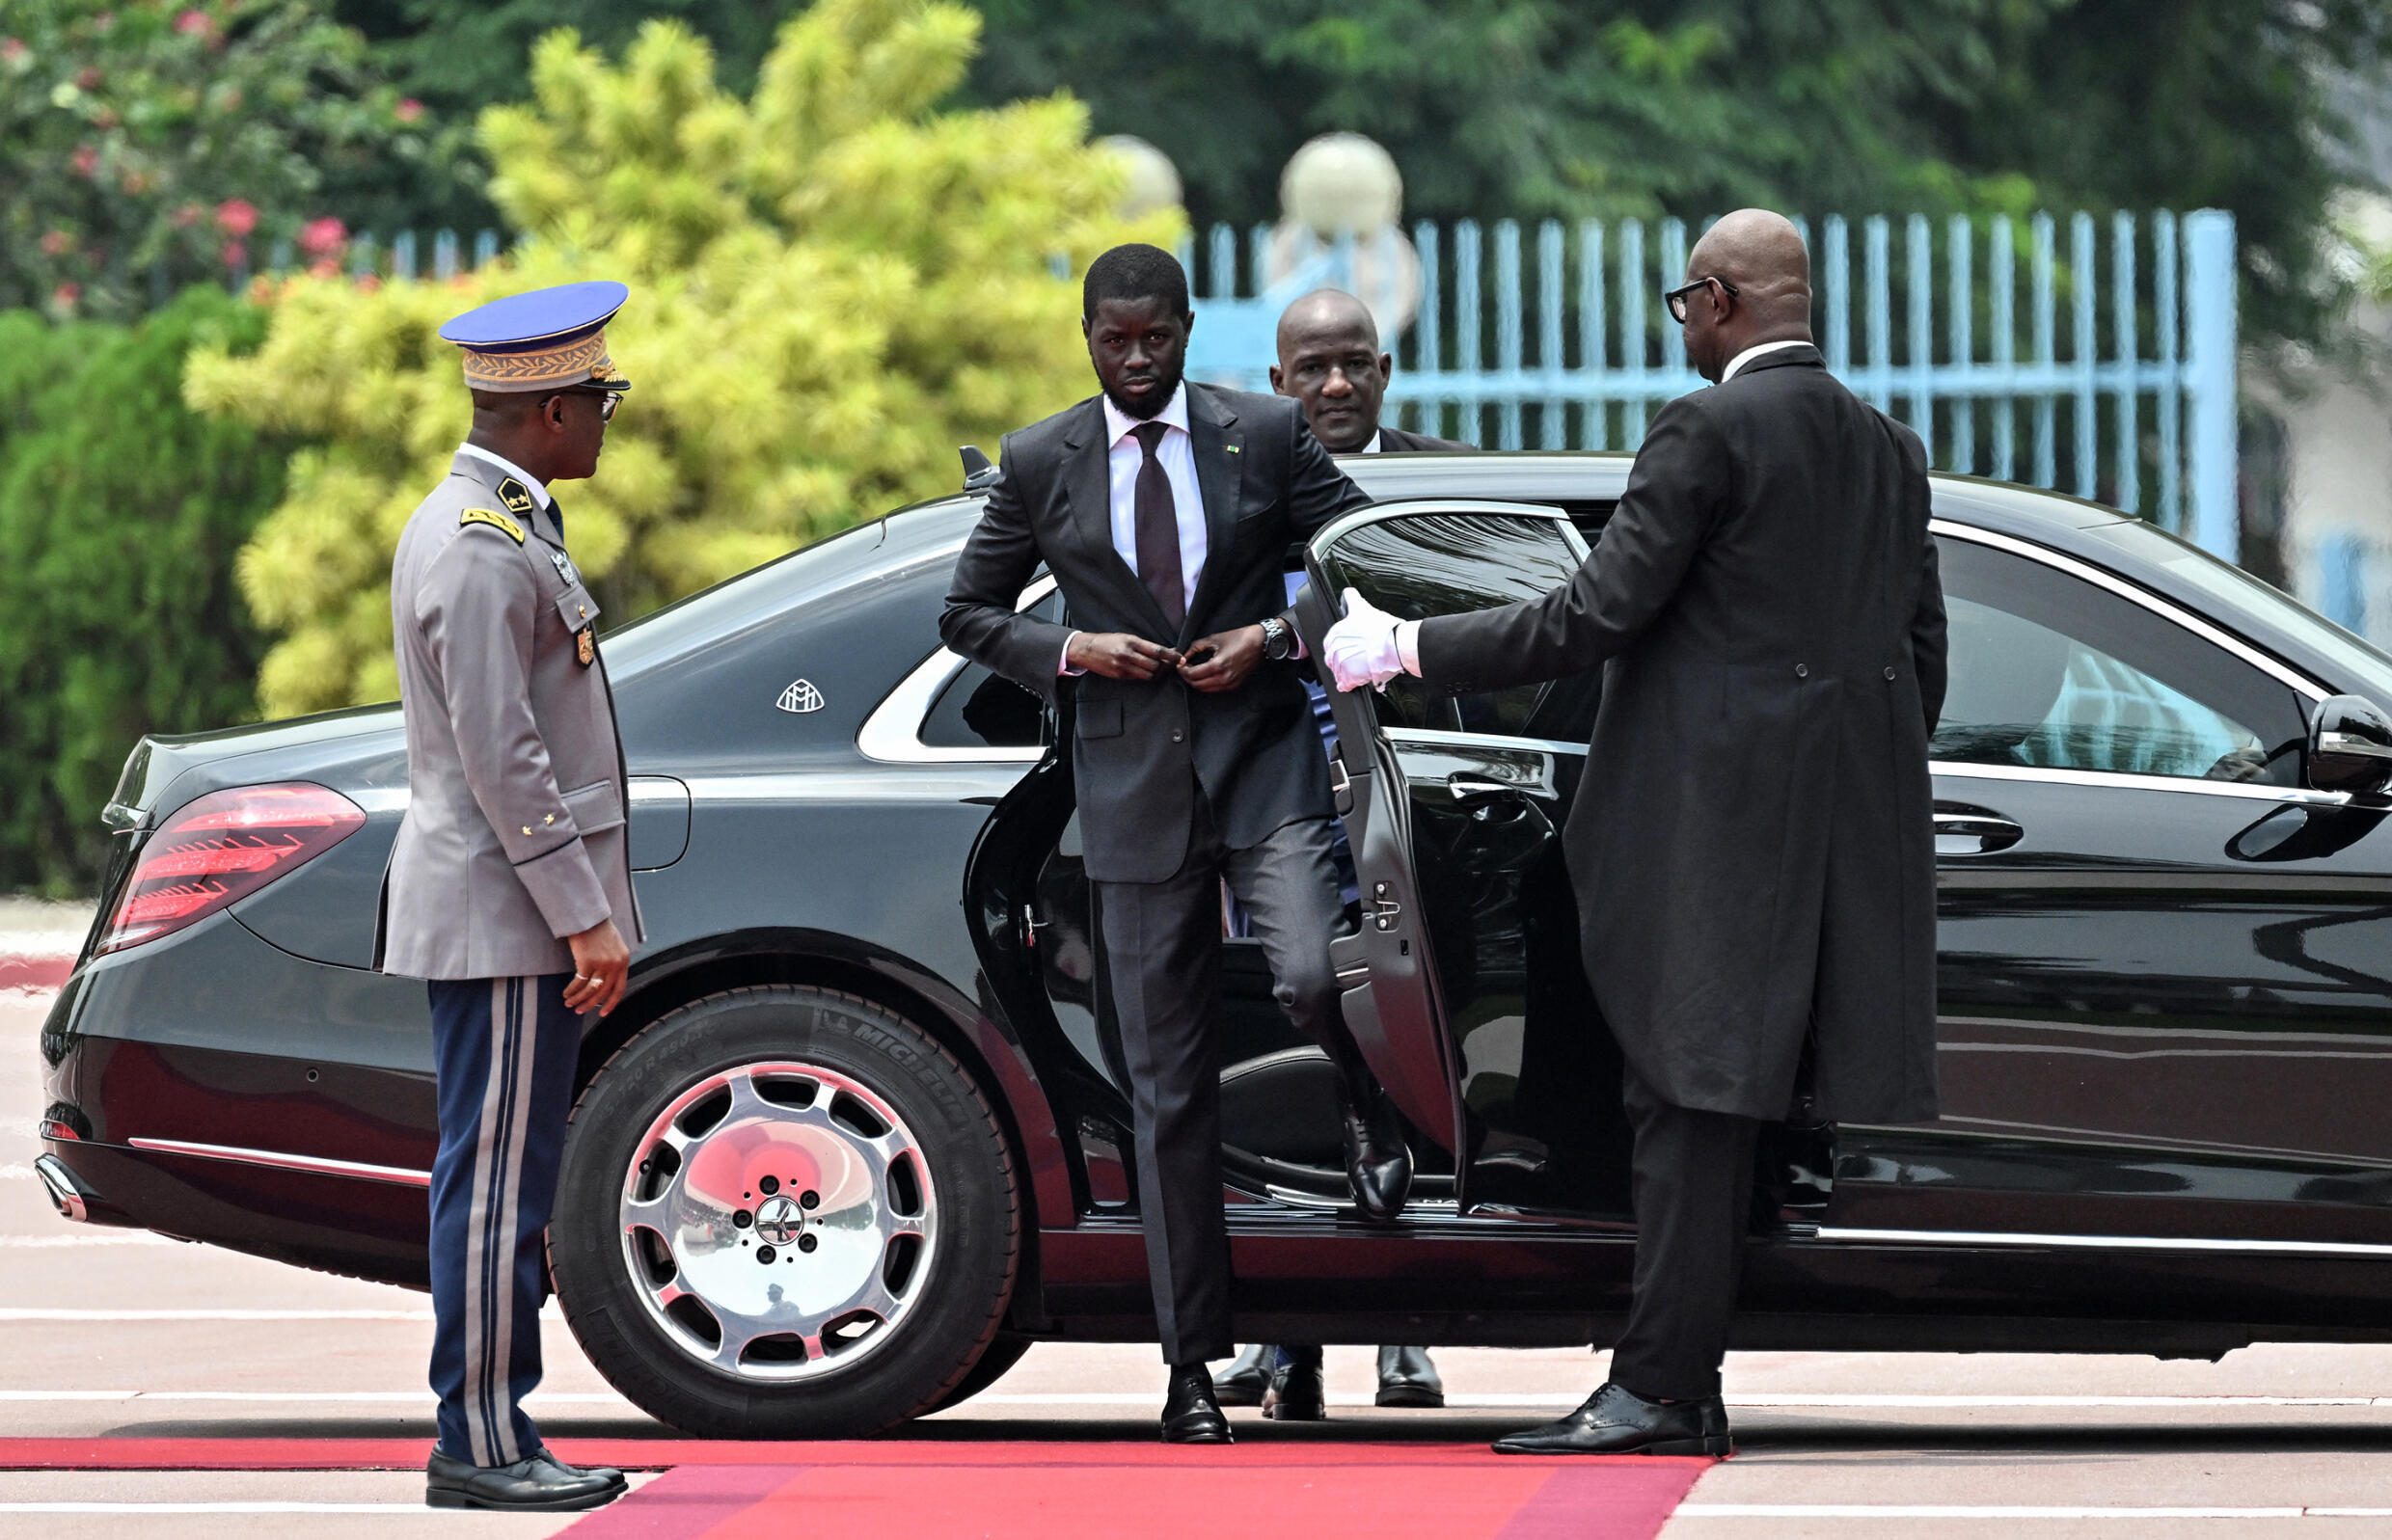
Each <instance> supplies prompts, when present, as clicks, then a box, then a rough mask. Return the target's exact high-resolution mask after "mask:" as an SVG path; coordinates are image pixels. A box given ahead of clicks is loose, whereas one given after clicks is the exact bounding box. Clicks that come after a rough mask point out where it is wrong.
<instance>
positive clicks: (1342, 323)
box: [1270, 288, 1395, 454]
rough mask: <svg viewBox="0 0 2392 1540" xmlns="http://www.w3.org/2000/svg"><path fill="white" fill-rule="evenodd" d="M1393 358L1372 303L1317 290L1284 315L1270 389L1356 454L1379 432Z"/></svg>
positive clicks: (1334, 446) (1318, 431)
mask: <svg viewBox="0 0 2392 1540" xmlns="http://www.w3.org/2000/svg"><path fill="white" fill-rule="evenodd" d="M1394 370H1395V360H1394V359H1392V358H1390V357H1389V356H1388V355H1387V354H1385V353H1383V352H1381V351H1380V350H1379V345H1378V323H1377V322H1376V321H1374V320H1373V319H1372V318H1371V308H1370V307H1369V306H1368V305H1365V304H1363V303H1362V301H1360V300H1358V299H1356V298H1354V296H1352V295H1351V294H1347V293H1345V292H1344V291H1343V290H1340V289H1334V288H1323V289H1316V290H1314V291H1313V292H1312V293H1310V294H1307V295H1305V296H1304V297H1303V298H1302V299H1300V300H1297V301H1296V302H1295V303H1294V304H1292V305H1291V306H1289V307H1288V308H1287V310H1286V311H1283V312H1282V313H1281V314H1280V317H1279V362H1278V363H1277V364H1275V365H1272V366H1271V371H1270V380H1271V389H1272V390H1275V391H1277V392H1279V393H1280V394H1281V395H1291V396H1293V397H1295V399H1296V400H1297V402H1298V403H1300V404H1301V405H1302V406H1303V408H1304V420H1305V421H1306V422H1308V423H1309V424H1311V426H1312V430H1313V437H1314V438H1316V439H1318V440H1319V441H1320V443H1321V445H1322V446H1323V447H1325V448H1327V449H1328V450H1329V451H1330V452H1331V453H1333V454H1351V453H1353V452H1354V451H1356V450H1358V449H1360V448H1362V447H1363V446H1365V445H1367V444H1369V443H1370V442H1371V441H1372V440H1373V439H1375V438H1376V437H1377V436H1378V414H1379V405H1380V403H1381V402H1382V401H1384V400H1385V398H1386V395H1387V377H1388V375H1389V374H1391V373H1393V372H1394Z"/></svg>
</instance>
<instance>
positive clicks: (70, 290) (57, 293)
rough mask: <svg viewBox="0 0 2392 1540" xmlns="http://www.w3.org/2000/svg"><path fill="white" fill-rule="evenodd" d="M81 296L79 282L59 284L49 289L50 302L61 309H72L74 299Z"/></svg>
mask: <svg viewBox="0 0 2392 1540" xmlns="http://www.w3.org/2000/svg"><path fill="white" fill-rule="evenodd" d="M82 297H83V285H82V284H59V285H58V287H56V288H54V289H52V290H50V303H51V304H52V305H54V306H56V307H57V308H58V309H60V310H62V311H71V310H73V309H74V308H75V301H77V300H79V299H81V298H82Z"/></svg>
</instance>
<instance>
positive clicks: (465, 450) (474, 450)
mask: <svg viewBox="0 0 2392 1540" xmlns="http://www.w3.org/2000/svg"><path fill="white" fill-rule="evenodd" d="M457 453H459V454H470V455H472V456H473V457H474V458H475V459H476V460H482V461H487V462H488V463H489V464H491V465H495V466H497V467H498V468H499V469H500V470H502V471H503V472H505V473H507V474H508V475H511V476H513V477H514V478H515V479H516V480H518V481H520V482H522V483H523V484H524V489H525V490H526V491H528V492H530V494H531V500H533V501H534V502H537V503H538V504H539V505H540V506H541V507H543V508H545V507H547V506H548V505H549V504H550V503H552V502H554V501H556V499H555V498H552V497H550V496H549V495H548V485H547V483H546V482H543V481H542V480H541V479H540V478H539V477H538V476H535V475H533V474H532V473H530V472H529V471H527V470H525V469H524V468H523V467H522V466H519V465H517V464H516V463H515V462H514V461H512V460H510V459H508V458H507V457H506V456H505V455H503V454H495V453H493V452H491V451H490V450H488V449H485V448H483V447H482V446H480V445H478V444H460V445H458V446H457Z"/></svg>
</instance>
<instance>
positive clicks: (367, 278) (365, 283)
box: [357, 273, 382, 294]
mask: <svg viewBox="0 0 2392 1540" xmlns="http://www.w3.org/2000/svg"><path fill="white" fill-rule="evenodd" d="M357 286H358V287H359V288H360V289H362V290H363V291H365V292H366V293H367V294H370V293H372V292H373V291H374V290H375V289H378V288H380V287H381V286H382V280H381V279H380V278H379V277H378V276H376V275H375V274H372V273H360V274H358V275H357Z"/></svg>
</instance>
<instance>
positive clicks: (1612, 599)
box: [1419, 346, 1944, 1122]
mask: <svg viewBox="0 0 2392 1540" xmlns="http://www.w3.org/2000/svg"><path fill="white" fill-rule="evenodd" d="M1943 650H1944V643H1943V588H1942V584H1941V583H1940V582H1939V581H1937V578H1936V564H1935V545H1934V543H1933V541H1932V540H1930V539H1929V537H1928V533H1927V475H1926V454H1925V451H1924V449H1923V448H1922V447H1921V446H1920V444H1919V441H1918V438H1917V436H1916V434H1914V433H1913V432H1911V430H1910V429H1908V428H1906V427H1904V426H1902V425H1901V424H1900V423H1897V422H1895V421H1894V420H1893V419H1890V418H1889V417H1887V416H1886V415H1885V414H1883V413H1881V412H1878V411H1877V410H1875V409H1874V408H1872V407H1870V406H1867V405H1866V404H1864V403H1862V401H1861V400H1859V399H1858V398H1857V397H1855V396H1854V395H1853V394H1852V392H1849V391H1847V390H1845V389H1844V387H1843V386H1842V385H1841V384H1840V383H1838V382H1837V381H1836V380H1835V377H1834V376H1832V375H1831V374H1829V373H1828V371H1827V369H1826V367H1825V366H1824V365H1822V363H1821V361H1820V357H1819V354H1818V351H1817V350H1816V349H1815V348H1811V347H1809V346H1803V347H1797V348H1789V349H1785V350H1782V351H1779V352H1775V353H1768V354H1763V355H1761V356H1760V357H1758V358H1756V359H1753V360H1752V361H1751V362H1749V363H1748V364H1747V365H1745V367H1744V368H1743V369H1742V370H1740V371H1739V372H1738V373H1737V374H1736V375H1735V376H1734V377H1733V378H1732V379H1730V380H1729V381H1728V382H1727V383H1726V384H1725V385H1721V386H1717V387H1715V388H1713V389H1711V390H1707V391H1700V392H1696V393H1694V394H1692V395H1689V396H1685V397H1683V398H1681V399H1679V400H1676V401H1672V402H1671V403H1670V404H1669V405H1668V406H1667V407H1664V408H1663V409H1662V410H1661V412H1660V413H1659V414H1658V415H1657V416H1656V417H1655V418H1654V419H1653V423H1652V428H1651V430H1650V432H1649V433H1647V434H1646V436H1645V439H1644V447H1643V448H1642V449H1641V450H1639V451H1638V453H1637V458H1636V467H1635V469H1634V471H1633V472H1632V473H1630V475H1629V478H1628V488H1627V491H1626V493H1625V495H1624V496H1623V497H1622V498H1621V499H1620V501H1619V505H1618V508H1617V511H1616V512H1615V513H1614V514H1613V515H1612V518H1611V521H1610V523H1608V524H1607V525H1606V526H1605V527H1604V528H1603V531H1602V534H1601V536H1600V538H1599V540H1598V541H1597V543H1596V546H1595V549H1594V552H1593V554H1591V555H1590V556H1589V557H1588V558H1587V561H1586V563H1585V565H1584V566H1582V567H1581V568H1580V570H1579V571H1578V573H1577V575H1576V576H1575V577H1574V578H1572V579H1571V581H1569V582H1567V583H1566V584H1564V585H1563V586H1562V587H1560V588H1558V589H1556V590H1555V591H1554V592H1553V593H1551V594H1549V595H1547V596H1546V597H1545V598H1543V599H1540V600H1532V601H1528V602H1524V603H1521V604H1517V605H1511V606H1508V607H1506V608H1500V609H1490V610H1482V611H1480V612H1478V613H1475V614H1465V615H1453V616H1445V617H1440V618H1436V619H1431V620H1429V621H1427V622H1426V623H1425V624H1424V625H1423V626H1422V628H1421V634H1420V637H1419V662H1420V663H1421V666H1422V672H1423V674H1424V675H1425V676H1426V677H1427V681H1428V683H1429V684H1430V686H1431V687H1432V688H1439V689H1446V690H1448V691H1450V692H1452V693H1455V694H1468V693H1473V692H1476V691H1479V690H1483V689H1495V688H1497V687H1499V686H1503V685H1509V684H1516V683H1522V682H1526V681H1531V680H1537V679H1549V678H1554V677H1557V676H1559V675H1562V674H1565V673H1570V672H1575V671H1578V670H1582V669H1588V668H1592V667H1595V666H1596V665H1597V664H1601V665H1602V667H1603V670H1604V672H1603V694H1602V702H1601V706H1600V708H1599V710H1598V712H1597V715H1596V718H1595V726H1594V737H1593V741H1592V743H1591V744H1590V748H1589V755H1588V766H1587V775H1586V778H1585V780H1584V781H1583V782H1582V783H1581V789H1580V791H1579V793H1578V798H1577V804H1576V806H1575V807H1573V808H1572V810H1571V812H1570V818H1569V824H1568V827H1567V830H1566V831H1565V834H1564V844H1565V848H1566V853H1567V858H1568V864H1569V871H1570V878H1571V882H1572V884H1573V885H1574V886H1575V888H1576V889H1577V893H1578V903H1579V911H1580V914H1581V916H1582V917H1583V924H1584V937H1583V940H1584V950H1585V957H1586V964H1587V974H1588V978H1589V981H1590V983H1591V984H1592V986H1593V987H1594V992H1595V998H1596V1000H1597V1001H1598V1002H1599V1003H1600V1004H1601V1006H1602V1008H1603V1013H1604V1016H1605V1018H1606V1019H1607V1020H1608V1021H1609V1023H1610V1025H1611V1029H1612V1031H1613V1033H1614V1034H1615V1035H1616V1036H1617V1038H1618V1040H1619V1045H1620V1048H1621V1050H1622V1051H1623V1052H1624V1053H1625V1055H1626V1056H1627V1058H1628V1061H1629V1062H1630V1063H1631V1064H1632V1065H1634V1066H1635V1067H1636V1069H1637V1072H1638V1073H1639V1074H1641V1075H1643V1076H1644V1079H1645V1080H1646V1081H1647V1082H1648V1083H1649V1084H1651V1085H1652V1086H1653V1087H1654V1089H1655V1090H1656V1091H1658V1092H1659V1093H1660V1094H1661V1095H1662V1096H1663V1097H1665V1098H1666V1099H1667V1100H1669V1101H1671V1102H1673V1103H1675V1104H1677V1105H1679V1106H1684V1107H1694V1108H1699V1109H1703V1110H1707V1111H1712V1112H1726V1113H1735V1114H1739V1115H1741V1116H1744V1117H1750V1118H1767V1119H1777V1118H1782V1117H1784V1116H1786V1114H1787V1112H1788V1110H1789V1106H1788V1104H1789V1101H1790V1099H1791V1097H1792V1094H1793V1092H1794V1087H1795V1079H1796V1071H1797V1067H1798V1065H1799V1063H1800V1061H1801V1059H1802V1054H1803V1042H1804V1038H1805V1035H1806V1034H1807V1033H1810V1032H1813V1031H1815V1033H1816V1038H1817V1042H1816V1052H1815V1059H1814V1067H1815V1079H1814V1081H1813V1088H1814V1091H1815V1095H1816V1103H1815V1106H1816V1111H1817V1113H1818V1115H1819V1116H1821V1117H1823V1118H1826V1119H1829V1120H1846V1121H1871V1122H1874V1121H1917V1120H1924V1119H1929V1118H1933V1117H1934V1116H1935V1114H1936V1091H1935V855H1934V830H1933V810H1932V792H1931V787H1930V783H1929V780H1928V775H1927V738H1928V735H1929V732H1930V731H1931V729H1932V727H1933V724H1934V722H1935V719H1936V716H1937V713H1938V712H1939V711H1940V710H1941V709H1942V705H1943Z"/></svg>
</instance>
